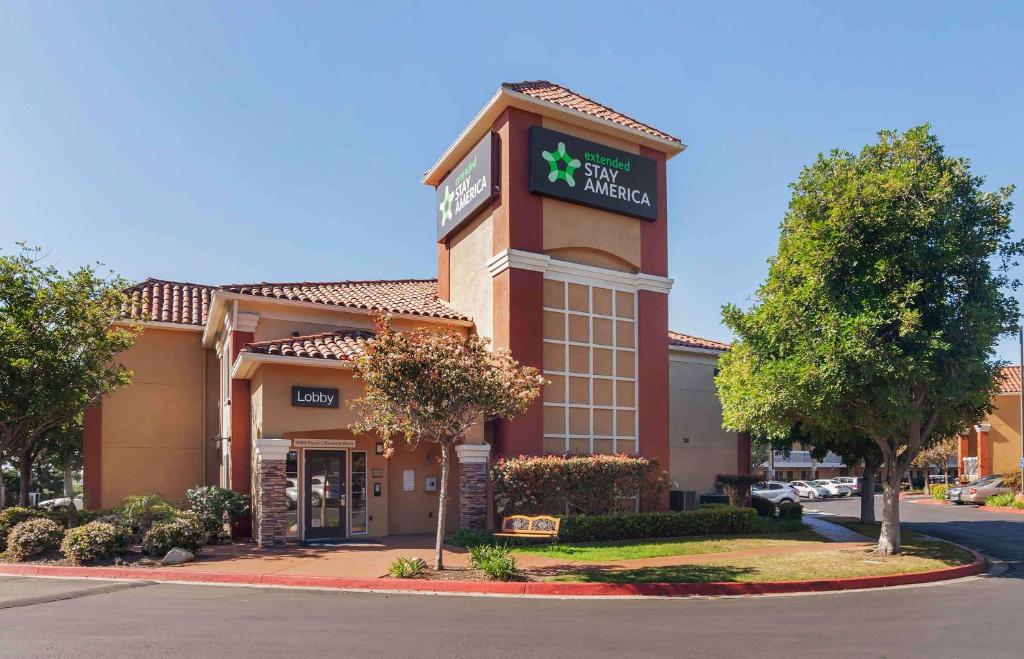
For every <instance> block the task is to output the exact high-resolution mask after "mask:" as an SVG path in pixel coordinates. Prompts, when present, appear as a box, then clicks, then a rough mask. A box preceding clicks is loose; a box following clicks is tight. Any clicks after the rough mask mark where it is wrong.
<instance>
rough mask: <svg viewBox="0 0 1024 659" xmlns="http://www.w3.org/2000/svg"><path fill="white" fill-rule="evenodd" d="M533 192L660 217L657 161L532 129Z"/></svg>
mask: <svg viewBox="0 0 1024 659" xmlns="http://www.w3.org/2000/svg"><path fill="white" fill-rule="evenodd" d="M530 192H533V193H536V194H541V195H545V196H548V197H554V198H556V199H562V200H564V201H571V202H573V203H576V204H583V205H584V206H591V207H593V208H600V209H601V210H606V211H611V212H613V213H621V214H623V215H629V216H632V217H638V218H640V219H643V220H656V219H658V163H657V162H656V161H654V160H652V159H651V158H644V157H643V156H638V155H636V154H635V153H630V152H628V151H622V150H621V149H614V148H612V147H610V146H605V145H603V144H598V143H597V142H591V141H590V140H584V139H581V138H579V137H573V136H572V135H567V134H565V133H559V132H556V131H553V130H549V129H547V128H544V127H542V126H531V127H530Z"/></svg>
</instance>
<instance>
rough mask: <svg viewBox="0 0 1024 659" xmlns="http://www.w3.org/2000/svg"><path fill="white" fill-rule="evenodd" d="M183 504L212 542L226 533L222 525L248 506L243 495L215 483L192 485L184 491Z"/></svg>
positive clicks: (237, 515)
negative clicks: (200, 524)
mask: <svg viewBox="0 0 1024 659" xmlns="http://www.w3.org/2000/svg"><path fill="white" fill-rule="evenodd" d="M185 504H186V505H187V506H188V509H189V510H191V511H192V512H193V513H195V515H196V517H198V518H199V521H201V522H202V524H203V528H204V529H206V532H207V533H208V534H209V537H210V540H212V541H214V542H216V541H218V540H220V539H221V538H222V537H224V536H225V535H226V534H225V532H224V525H225V524H229V523H231V521H232V520H234V519H235V518H237V517H239V516H241V515H242V513H244V512H245V510H246V508H247V507H248V505H247V503H246V500H245V497H244V496H242V495H241V494H239V493H238V492H234V491H232V490H226V489H224V488H223V487H217V486H216V485H204V486H199V487H193V488H192V489H190V490H189V491H188V492H186V493H185Z"/></svg>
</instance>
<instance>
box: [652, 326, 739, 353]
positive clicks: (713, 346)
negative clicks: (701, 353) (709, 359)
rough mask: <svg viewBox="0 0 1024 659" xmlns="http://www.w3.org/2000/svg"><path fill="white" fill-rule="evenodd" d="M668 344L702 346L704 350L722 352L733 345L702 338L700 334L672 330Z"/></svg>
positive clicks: (669, 332)
mask: <svg viewBox="0 0 1024 659" xmlns="http://www.w3.org/2000/svg"><path fill="white" fill-rule="evenodd" d="M668 344H669V345H670V346H681V347H683V348H700V349H702V350H718V351H721V352H725V351H726V350H728V349H729V348H731V347H732V346H730V345H729V344H728V343H722V342H721V341H713V340H711V339H702V338H700V337H699V336H690V335H689V334H680V333H679V332H673V331H672V330H669V331H668Z"/></svg>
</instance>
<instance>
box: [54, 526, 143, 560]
mask: <svg viewBox="0 0 1024 659" xmlns="http://www.w3.org/2000/svg"><path fill="white" fill-rule="evenodd" d="M127 540H128V538H127V529H125V528H124V527H119V526H116V525H114V524H109V523H107V522H89V523H88V524H83V525H82V526H77V527H75V528H73V529H69V530H68V532H67V533H65V534H64V542H62V543H61V545H60V551H61V553H63V554H64V557H65V558H67V559H68V560H72V561H75V562H76V563H81V562H82V561H95V560H97V559H100V558H109V557H110V556H117V555H119V554H121V553H123V552H124V550H125V546H126V544H127Z"/></svg>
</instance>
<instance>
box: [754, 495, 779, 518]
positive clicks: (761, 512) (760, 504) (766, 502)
mask: <svg viewBox="0 0 1024 659" xmlns="http://www.w3.org/2000/svg"><path fill="white" fill-rule="evenodd" d="M750 507H751V508H753V509H754V510H756V511H757V516H758V517H775V513H776V511H777V510H778V506H776V505H775V502H774V501H772V500H771V499H765V498H764V497H754V496H752V497H750Z"/></svg>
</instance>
